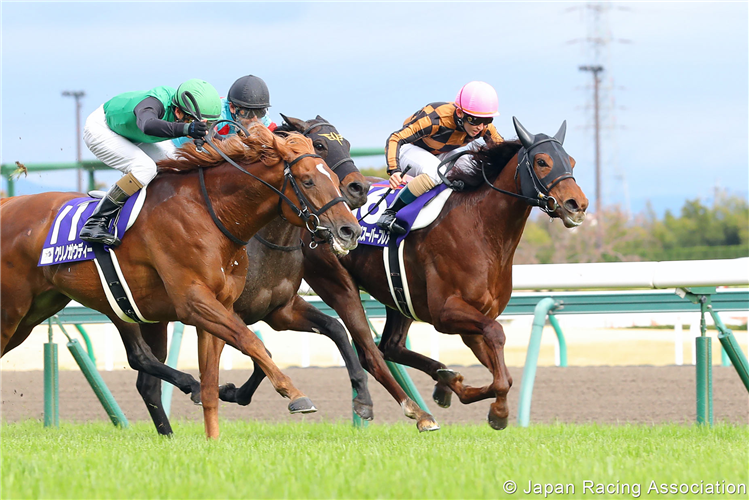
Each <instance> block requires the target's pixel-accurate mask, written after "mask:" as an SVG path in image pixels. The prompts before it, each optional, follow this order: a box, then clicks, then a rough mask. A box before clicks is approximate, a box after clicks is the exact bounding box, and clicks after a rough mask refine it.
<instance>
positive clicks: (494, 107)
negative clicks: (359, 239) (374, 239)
mask: <svg viewBox="0 0 749 500" xmlns="http://www.w3.org/2000/svg"><path fill="white" fill-rule="evenodd" d="M498 115H499V102H498V99H497V92H496V91H495V90H494V88H493V87H492V86H491V85H489V84H488V83H486V82H478V81H475V82H470V83H467V84H466V85H464V86H463V88H461V89H460V91H459V92H458V95H457V96H456V97H455V102H435V103H431V104H427V105H426V106H424V107H423V108H422V109H420V110H419V111H417V112H416V113H414V114H413V115H411V116H410V117H408V118H407V119H406V121H405V122H403V127H402V128H401V129H400V130H397V131H396V132H393V133H392V134H390V137H389V138H388V141H387V144H386V145H385V157H386V159H387V166H388V174H389V175H390V187H391V188H393V189H395V188H396V187H398V186H399V185H400V184H402V183H403V180H402V178H401V175H402V174H401V172H402V171H403V169H405V168H406V167H410V170H409V172H408V173H409V175H411V176H412V177H413V179H411V180H410V181H409V182H408V185H407V186H406V187H404V188H403V189H401V192H400V193H399V194H398V197H397V198H396V199H395V201H394V202H393V204H392V205H391V206H390V207H389V208H388V209H387V210H385V211H384V212H383V214H382V216H381V217H380V220H378V221H377V225H378V226H379V227H380V228H382V229H385V230H389V231H391V232H392V233H393V234H403V232H404V229H403V228H402V227H401V226H399V225H398V223H397V222H396V220H395V219H396V213H397V212H398V210H400V209H401V208H403V207H404V206H406V205H408V204H409V203H411V202H412V201H414V200H415V199H416V198H417V197H419V196H420V195H422V194H424V193H426V192H427V191H429V190H430V189H432V188H433V187H435V186H437V185H438V184H440V183H441V182H442V180H441V179H440V177H439V175H438V174H437V167H438V166H439V164H440V162H441V161H442V160H444V159H445V157H447V156H449V155H450V152H452V151H454V150H455V149H458V148H460V147H463V146H466V145H469V147H470V148H472V149H476V148H477V147H478V146H477V145H476V143H475V142H474V141H475V140H476V139H484V141H485V142H486V143H487V144H488V145H489V146H491V145H494V144H498V143H500V142H502V141H503V140H504V139H502V136H501V135H499V133H498V132H497V129H496V128H495V127H494V125H493V124H492V120H493V119H494V117H495V116H498ZM454 168H458V169H462V168H471V160H470V159H469V158H468V156H467V155H464V156H461V157H460V158H458V160H457V161H456V162H455V167H454Z"/></svg>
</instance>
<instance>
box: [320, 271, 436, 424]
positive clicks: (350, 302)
mask: <svg viewBox="0 0 749 500" xmlns="http://www.w3.org/2000/svg"><path fill="white" fill-rule="evenodd" d="M336 278H340V279H346V280H349V281H350V278H342V277H340V276H336ZM305 279H308V277H307V274H305ZM318 279H322V277H321V276H319V275H317V276H315V277H310V278H309V280H308V281H307V282H308V283H310V285H311V286H312V287H313V288H314V289H315V291H317V292H318V294H320V297H322V299H323V300H324V301H325V302H326V303H327V304H328V305H330V306H331V307H333V309H335V310H336V311H337V312H338V314H339V315H340V316H341V319H342V320H343V323H344V324H345V325H346V328H347V329H348V331H349V333H351V338H352V339H353V341H354V343H355V344H356V348H357V350H358V354H359V361H360V362H361V365H362V367H363V368H364V369H365V370H367V371H368V372H369V373H371V374H372V376H373V377H374V378H375V380H377V381H378V382H379V383H380V384H382V386H383V387H384V388H385V389H386V390H387V391H388V392H389V393H390V394H391V395H392V396H393V398H395V400H396V401H397V402H398V403H399V404H400V406H401V408H402V409H403V414H404V415H405V416H406V417H408V418H412V419H414V420H416V427H417V428H418V429H419V431H433V430H437V429H439V428H440V427H439V425H438V424H437V422H436V421H435V420H434V417H432V416H431V415H430V414H429V413H427V412H425V411H424V410H422V409H421V408H419V405H417V404H416V402H415V401H414V400H412V399H411V398H409V397H408V395H407V394H406V392H405V391H404V390H403V388H402V387H401V386H400V385H398V382H396V381H395V379H394V378H393V375H392V374H391V373H390V370H388V367H387V365H386V364H385V359H384V358H383V357H382V354H381V353H380V351H379V350H378V349H377V345H376V344H375V343H374V340H373V339H372V332H371V330H370V329H369V323H367V316H366V314H365V313H364V308H363V307H362V304H361V300H360V299H359V291H358V288H356V286H355V285H354V284H353V283H350V284H349V286H345V284H341V283H340V282H338V281H336V280H335V279H332V278H329V279H327V280H326V281H325V283H324V284H323V283H321V282H320V281H317V280H318ZM310 280H312V281H310ZM313 282H316V283H318V285H322V286H318V285H315V284H313Z"/></svg>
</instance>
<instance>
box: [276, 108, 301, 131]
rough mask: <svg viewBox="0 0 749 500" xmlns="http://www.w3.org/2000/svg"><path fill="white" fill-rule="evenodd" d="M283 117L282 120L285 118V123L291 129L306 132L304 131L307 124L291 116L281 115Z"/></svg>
mask: <svg viewBox="0 0 749 500" xmlns="http://www.w3.org/2000/svg"><path fill="white" fill-rule="evenodd" d="M279 115H281V118H283V121H285V122H286V123H288V124H289V126H290V127H292V128H293V129H295V130H296V131H297V132H304V129H305V128H306V123H305V122H304V121H302V120H300V119H299V118H292V117H290V116H286V115H284V114H283V113H279Z"/></svg>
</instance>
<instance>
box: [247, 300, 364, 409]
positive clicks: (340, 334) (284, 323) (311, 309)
mask: <svg viewBox="0 0 749 500" xmlns="http://www.w3.org/2000/svg"><path fill="white" fill-rule="evenodd" d="M264 321H265V322H266V323H268V324H269V325H270V326H271V327H272V328H273V329H274V330H278V331H284V330H294V331H301V332H316V333H319V334H321V335H325V336H326V337H328V338H329V339H330V340H332V341H333V343H335V345H336V347H337V348H338V351H339V352H340V353H341V357H342V358H343V361H344V363H345V364H346V369H347V370H348V374H349V379H350V380H351V388H352V389H353V390H354V391H356V397H354V402H353V406H354V412H356V414H357V415H359V416H360V417H361V418H363V419H364V420H372V397H371V396H370V394H369V389H368V388H367V374H366V373H364V369H363V368H362V365H361V364H360V363H359V359H358V358H357V356H356V353H355V352H354V348H353V347H352V346H351V344H350V343H349V340H348V335H347V334H346V330H345V329H344V328H343V326H341V324H340V323H339V322H338V321H337V320H336V319H335V318H331V317H330V316H328V315H326V314H323V313H322V312H320V310H319V309H317V308H316V307H315V306H313V305H311V304H310V303H309V302H307V301H306V300H304V299H303V298H302V297H300V296H299V295H295V296H294V297H293V298H292V299H291V300H290V301H289V302H288V303H287V304H286V305H285V306H284V307H280V308H278V309H276V310H274V311H273V312H271V313H270V314H269V315H268V316H266V317H265V318H264ZM253 375H254V373H253Z"/></svg>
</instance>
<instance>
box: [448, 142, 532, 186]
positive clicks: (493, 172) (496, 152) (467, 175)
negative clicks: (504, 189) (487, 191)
mask: <svg viewBox="0 0 749 500" xmlns="http://www.w3.org/2000/svg"><path fill="white" fill-rule="evenodd" d="M521 147H522V144H521V143H520V141H503V142H500V143H499V144H496V145H494V146H492V147H489V146H482V147H481V148H479V149H478V150H477V151H476V152H474V153H473V154H472V155H471V156H472V157H473V158H472V161H473V164H474V166H475V168H473V169H471V171H470V172H466V171H464V170H460V171H458V170H457V169H451V170H450V171H449V172H448V173H447V179H448V180H451V181H455V180H461V181H463V182H464V183H465V185H466V190H470V189H472V188H476V187H478V186H480V185H481V184H483V182H484V174H482V168H483V170H484V171H485V172H486V177H487V179H489V182H494V181H495V180H496V178H497V176H498V175H499V173H500V172H502V170H503V169H504V167H505V165H507V163H508V162H509V161H510V160H511V159H512V157H513V156H515V155H516V154H517V152H518V151H520V148H521Z"/></svg>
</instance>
